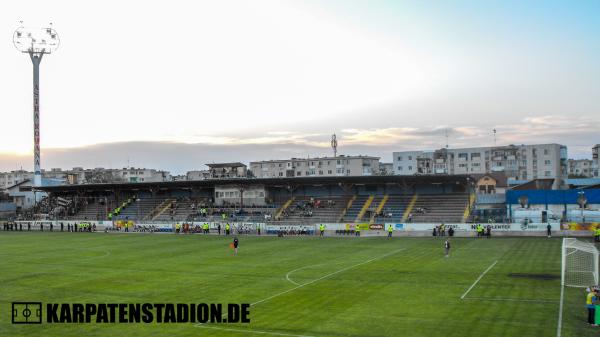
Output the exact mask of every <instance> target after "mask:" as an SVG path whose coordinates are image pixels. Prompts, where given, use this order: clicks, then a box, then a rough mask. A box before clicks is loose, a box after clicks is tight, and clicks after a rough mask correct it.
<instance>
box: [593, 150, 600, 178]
mask: <svg viewBox="0 0 600 337" xmlns="http://www.w3.org/2000/svg"><path fill="white" fill-rule="evenodd" d="M599 154H600V144H596V145H594V147H593V148H592V175H593V176H594V177H595V178H597V177H600V175H599V174H598V171H599V170H600V163H599V162H598V155H599Z"/></svg>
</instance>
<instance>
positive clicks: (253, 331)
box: [196, 324, 315, 337]
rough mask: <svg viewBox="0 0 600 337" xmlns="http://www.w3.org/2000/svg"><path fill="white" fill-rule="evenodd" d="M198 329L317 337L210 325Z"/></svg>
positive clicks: (293, 336) (291, 336)
mask: <svg viewBox="0 0 600 337" xmlns="http://www.w3.org/2000/svg"><path fill="white" fill-rule="evenodd" d="M196 327H198V328H205V329H213V330H221V331H231V332H240V333H244V334H248V333H250V334H261V335H274V336H288V337H315V336H309V335H294V334H290V333H282V332H271V331H261V330H243V329H231V328H220V327H217V326H209V325H204V324H201V325H196Z"/></svg>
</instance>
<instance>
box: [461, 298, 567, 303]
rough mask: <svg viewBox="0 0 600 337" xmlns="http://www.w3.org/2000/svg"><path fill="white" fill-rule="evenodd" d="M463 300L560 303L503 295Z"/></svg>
mask: <svg viewBox="0 0 600 337" xmlns="http://www.w3.org/2000/svg"><path fill="white" fill-rule="evenodd" d="M463 300H470V301H509V302H531V303H558V300H534V299H529V298H501V297H467V298H463Z"/></svg>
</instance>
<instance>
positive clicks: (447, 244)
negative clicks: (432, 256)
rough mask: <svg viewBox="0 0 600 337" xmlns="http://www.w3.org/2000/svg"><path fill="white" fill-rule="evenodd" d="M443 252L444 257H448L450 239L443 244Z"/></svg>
mask: <svg viewBox="0 0 600 337" xmlns="http://www.w3.org/2000/svg"><path fill="white" fill-rule="evenodd" d="M444 251H445V253H446V257H449V256H450V239H446V241H445V242H444Z"/></svg>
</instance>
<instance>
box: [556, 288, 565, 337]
mask: <svg viewBox="0 0 600 337" xmlns="http://www.w3.org/2000/svg"><path fill="white" fill-rule="evenodd" d="M564 293H565V286H564V285H562V284H561V285H560V305H559V306H558V326H557V327H556V337H560V335H561V334H562V312H563V296H564Z"/></svg>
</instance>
